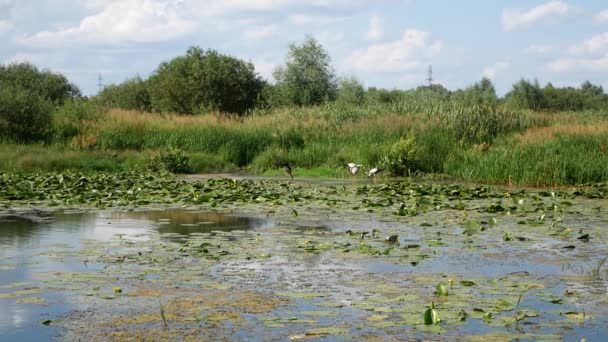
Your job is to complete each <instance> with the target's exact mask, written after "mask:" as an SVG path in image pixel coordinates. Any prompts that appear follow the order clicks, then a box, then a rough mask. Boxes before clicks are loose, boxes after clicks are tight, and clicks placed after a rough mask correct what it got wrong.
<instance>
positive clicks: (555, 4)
mask: <svg viewBox="0 0 608 342" xmlns="http://www.w3.org/2000/svg"><path fill="white" fill-rule="evenodd" d="M574 12H575V10H574V8H573V7H571V6H570V5H568V4H567V3H566V2H564V1H560V0H554V1H549V2H546V3H544V4H542V5H538V6H536V7H533V8H531V9H529V10H527V11H522V10H518V9H506V10H504V11H503V14H502V27H503V29H504V30H505V31H512V30H516V29H520V28H525V27H529V26H531V25H533V24H535V23H537V22H539V21H541V20H544V19H547V18H551V17H563V16H566V15H569V14H572V13H574Z"/></svg>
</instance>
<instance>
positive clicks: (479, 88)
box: [451, 77, 498, 105]
mask: <svg viewBox="0 0 608 342" xmlns="http://www.w3.org/2000/svg"><path fill="white" fill-rule="evenodd" d="M451 96H452V100H454V101H455V102H458V103H462V104H465V105H495V104H497V103H498V97H497V96H496V89H495V88H494V85H493V84H492V81H491V80H490V79H488V78H486V77H484V78H482V79H481V81H479V82H477V83H475V84H473V85H472V86H470V87H468V88H466V89H464V90H458V91H455V92H454V93H452V95H451Z"/></svg>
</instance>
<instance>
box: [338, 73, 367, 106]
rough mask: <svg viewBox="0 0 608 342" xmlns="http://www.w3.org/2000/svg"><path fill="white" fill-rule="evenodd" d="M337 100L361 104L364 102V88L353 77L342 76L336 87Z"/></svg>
mask: <svg viewBox="0 0 608 342" xmlns="http://www.w3.org/2000/svg"><path fill="white" fill-rule="evenodd" d="M338 101H340V102H342V103H349V104H354V105H362V104H363V103H364V102H365V88H364V87H363V85H362V84H361V82H359V80H357V79H356V78H355V77H347V78H342V79H341V80H340V85H339V87H338Z"/></svg>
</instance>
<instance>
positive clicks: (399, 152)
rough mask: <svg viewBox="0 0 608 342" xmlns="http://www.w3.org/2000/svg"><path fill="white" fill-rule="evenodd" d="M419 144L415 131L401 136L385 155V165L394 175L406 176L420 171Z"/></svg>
mask: <svg viewBox="0 0 608 342" xmlns="http://www.w3.org/2000/svg"><path fill="white" fill-rule="evenodd" d="M417 154H418V144H417V143H416V138H415V137H414V134H413V133H409V134H408V135H407V136H405V137H401V138H399V141H397V142H396V143H394V144H393V145H392V146H391V147H390V148H389V150H388V153H387V154H386V156H385V157H384V161H383V163H382V164H383V165H384V167H386V169H387V171H388V172H389V173H390V174H392V175H394V176H405V175H406V174H408V173H410V172H412V171H418V165H417Z"/></svg>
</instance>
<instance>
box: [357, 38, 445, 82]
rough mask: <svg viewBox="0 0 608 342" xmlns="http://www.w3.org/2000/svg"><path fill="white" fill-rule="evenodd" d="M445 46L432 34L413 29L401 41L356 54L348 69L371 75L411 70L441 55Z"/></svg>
mask: <svg viewBox="0 0 608 342" xmlns="http://www.w3.org/2000/svg"><path fill="white" fill-rule="evenodd" d="M442 46H443V43H442V42H441V41H440V40H435V41H432V40H431V39H430V34H429V33H428V32H423V31H418V30H415V29H409V30H407V31H405V32H404V33H403V36H402V37H401V39H399V40H397V41H394V42H388V43H383V44H373V45H370V46H368V47H367V48H366V49H359V50H355V51H353V52H352V53H351V55H350V56H349V57H348V58H347V59H346V66H347V67H348V68H352V69H355V70H359V71H369V72H402V71H408V70H412V69H416V68H419V67H420V66H421V65H423V64H428V62H429V60H431V59H433V58H435V57H437V56H439V54H440V53H441V49H442Z"/></svg>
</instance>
